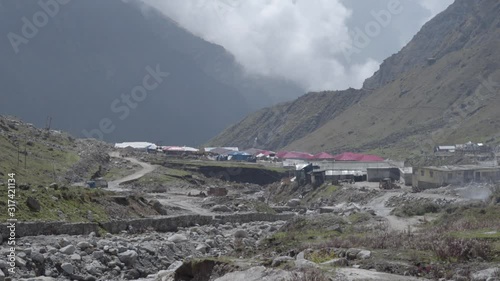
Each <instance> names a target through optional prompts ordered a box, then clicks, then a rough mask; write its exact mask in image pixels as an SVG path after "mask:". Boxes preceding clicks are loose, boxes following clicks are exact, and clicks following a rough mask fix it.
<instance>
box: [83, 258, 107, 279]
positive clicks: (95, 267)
mask: <svg viewBox="0 0 500 281" xmlns="http://www.w3.org/2000/svg"><path fill="white" fill-rule="evenodd" d="M85 270H86V271H87V272H88V273H90V274H92V275H94V276H100V275H101V274H102V271H103V270H104V266H103V265H102V264H101V263H100V262H98V261H92V262H91V263H90V264H87V265H86V266H85Z"/></svg>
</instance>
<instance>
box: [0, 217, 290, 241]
mask: <svg viewBox="0 0 500 281" xmlns="http://www.w3.org/2000/svg"><path fill="white" fill-rule="evenodd" d="M294 216H295V215H294V214H265V213H247V214H234V215H216V216H201V215H184V216H166V217H155V218H144V219H133V220H118V221H110V222H105V223H65V222H18V223H16V231H15V233H16V236H17V237H25V236H38V235H62V234H67V235H88V234H89V233H91V232H96V233H97V232H98V230H99V228H102V229H104V230H106V231H107V232H109V233H113V234H116V233H120V232H121V231H123V230H127V231H134V232H143V231H147V230H152V231H158V232H175V231H177V229H178V228H179V227H192V226H196V225H209V224H215V223H221V224H224V223H227V222H230V223H236V222H239V223H248V222H252V221H270V222H274V221H279V220H283V221H285V220H289V219H291V218H292V217H294ZM7 226H8V224H6V223H2V224H0V232H1V234H2V237H3V239H6V238H8V237H9V233H10V232H9V229H8V228H7Z"/></svg>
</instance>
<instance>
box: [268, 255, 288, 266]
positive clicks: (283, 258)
mask: <svg viewBox="0 0 500 281" xmlns="http://www.w3.org/2000/svg"><path fill="white" fill-rule="evenodd" d="M292 260H293V258H291V257H288V256H281V257H276V258H274V259H273V262H272V263H271V266H272V267H277V266H280V265H282V264H284V263H287V262H289V261H292Z"/></svg>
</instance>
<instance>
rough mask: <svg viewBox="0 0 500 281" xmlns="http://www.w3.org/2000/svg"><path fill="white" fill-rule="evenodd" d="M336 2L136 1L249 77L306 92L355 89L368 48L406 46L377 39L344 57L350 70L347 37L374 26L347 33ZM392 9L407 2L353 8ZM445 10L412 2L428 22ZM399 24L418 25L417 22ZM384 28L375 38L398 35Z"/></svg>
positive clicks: (434, 3)
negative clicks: (224, 54) (220, 50)
mask: <svg viewBox="0 0 500 281" xmlns="http://www.w3.org/2000/svg"><path fill="white" fill-rule="evenodd" d="M342 1H343V0H307V1H306V0H251V1H244V0H142V2H143V3H145V4H147V5H148V6H151V7H153V8H156V9H157V10H159V11H161V12H162V13H163V14H165V15H166V16H168V17H170V18H172V19H173V20H175V21H177V22H178V23H179V24H180V25H181V26H183V27H184V28H186V29H187V30H189V31H191V32H192V33H194V34H196V35H198V36H200V37H202V38H204V39H205V40H207V41H210V42H213V43H216V44H219V45H221V46H223V47H224V48H226V49H227V50H228V51H229V52H231V53H232V54H233V55H234V56H235V58H236V60H237V61H238V62H239V63H240V64H242V65H243V66H244V67H245V69H246V70H247V72H248V73H251V74H260V75H267V76H275V77H283V78H286V79H289V80H292V81H295V82H297V83H299V84H300V85H302V86H303V88H304V89H306V90H339V89H345V88H348V87H354V88H358V87H361V86H362V83H363V81H364V80H365V79H366V78H368V77H370V76H371V75H372V74H373V72H374V71H376V70H377V69H378V67H379V61H377V60H375V59H374V58H373V55H375V53H376V52H372V51H371V48H372V47H374V46H373V45H371V43H372V41H373V42H375V41H376V42H378V43H379V45H380V44H382V45H383V44H384V43H385V44H386V46H385V47H386V48H387V49H389V50H391V52H395V51H398V50H399V49H400V48H401V47H402V46H403V43H406V42H402V43H401V45H399V46H395V45H397V43H398V42H396V44H394V43H392V45H391V44H389V43H387V42H380V41H381V40H384V39H383V37H379V33H377V35H375V36H372V37H371V38H368V40H369V41H370V42H368V46H363V47H362V48H351V49H349V50H351V51H352V50H356V52H357V55H358V56H357V59H356V61H355V62H354V61H350V60H349V59H347V60H346V54H345V46H346V45H347V46H349V45H352V44H354V45H355V46H356V44H355V40H353V39H355V38H354V37H353V36H354V35H353V33H352V32H353V30H355V28H357V27H359V28H361V29H363V30H365V28H366V27H367V26H368V25H369V24H370V23H373V21H374V20H375V19H374V18H373V17H372V16H368V17H365V18H362V19H358V20H357V21H356V23H355V25H354V26H348V24H347V22H348V20H349V19H350V17H351V15H352V13H353V11H351V10H349V9H348V8H346V6H345V5H344V4H343V3H342ZM366 1H369V0H366ZM391 2H398V3H400V4H401V5H402V6H406V5H409V4H407V3H408V2H406V1H399V0H391V1H389V0H387V1H378V2H377V3H378V4H377V5H375V6H373V5H372V6H370V7H366V8H363V6H360V7H358V8H359V9H367V10H371V9H375V10H372V11H375V12H379V11H380V10H381V9H385V10H386V9H387V8H388V7H389V6H390V5H389V4H388V3H391ZM451 2H452V0H419V2H418V3H419V5H421V6H422V7H424V9H426V10H428V11H429V13H430V14H431V16H434V15H435V14H437V13H439V12H441V11H443V10H444V9H445V8H446V7H447V6H448V5H449V4H450V3H451ZM405 12H407V13H411V12H412V11H411V10H409V9H408V11H406V10H405ZM404 17H405V16H403V15H402V14H400V13H397V14H393V15H392V18H394V19H397V20H400V18H401V19H402V18H404ZM420 19H421V17H419V18H417V19H416V20H420ZM403 24H404V25H412V24H414V25H418V23H417V22H408V23H405V22H403ZM371 27H373V25H372V26H371ZM384 28H385V27H383V28H382V31H381V32H380V34H382V33H383V32H391V34H398V33H397V31H396V30H395V29H394V28H397V27H394V26H391V27H387V28H389V30H384ZM395 31H396V32H395ZM386 34H387V33H386ZM393 36H399V35H393ZM358 38H359V37H358ZM346 43H347V44H346ZM399 43H400V42H399ZM387 44H389V45H387ZM378 59H380V58H378Z"/></svg>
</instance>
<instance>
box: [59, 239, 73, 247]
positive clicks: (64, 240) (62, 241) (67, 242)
mask: <svg viewBox="0 0 500 281" xmlns="http://www.w3.org/2000/svg"><path fill="white" fill-rule="evenodd" d="M69 244H71V242H69V240H68V239H67V238H62V239H61V240H59V246H61V247H66V246H68V245H69Z"/></svg>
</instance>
